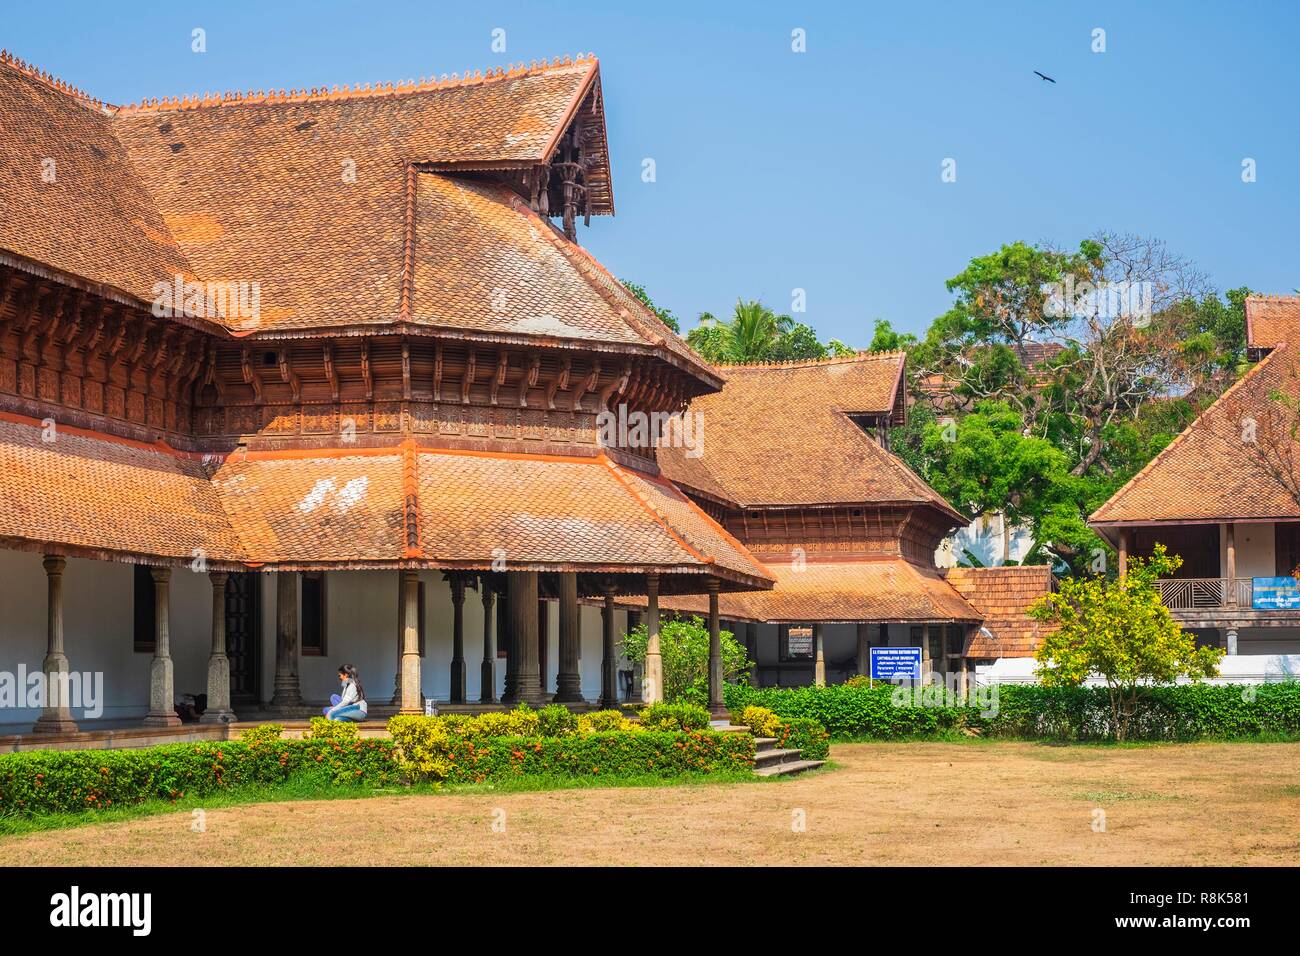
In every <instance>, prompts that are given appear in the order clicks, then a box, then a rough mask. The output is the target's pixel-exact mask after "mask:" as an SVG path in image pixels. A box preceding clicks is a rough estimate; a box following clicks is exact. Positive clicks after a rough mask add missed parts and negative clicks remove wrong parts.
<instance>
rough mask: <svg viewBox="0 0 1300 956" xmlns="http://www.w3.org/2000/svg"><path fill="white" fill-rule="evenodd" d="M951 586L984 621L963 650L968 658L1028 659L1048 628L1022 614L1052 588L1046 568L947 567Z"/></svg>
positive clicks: (1050, 572)
mask: <svg viewBox="0 0 1300 956" xmlns="http://www.w3.org/2000/svg"><path fill="white" fill-rule="evenodd" d="M947 578H948V583H949V584H951V585H952V586H953V587H954V588H955V589H956V590H957V591H958V592H959V593H960V594H961V595H962V597H964V598H965V599H966V600H967V601H968V602H970V604H971V605H973V606H974V607H975V609H976V610H977V611H978V612H979V614H980V616H981V617H983V619H984V626H983V630H980V631H977V632H976V633H975V635H974V636H973V637H972V638H971V641H970V644H969V646H968V647H967V649H966V655H967V656H968V657H982V658H988V657H1030V656H1032V655H1033V653H1034V651H1036V650H1037V649H1038V646H1039V644H1041V643H1042V638H1043V635H1044V634H1046V633H1050V631H1051V630H1052V629H1053V628H1052V627H1050V626H1047V625H1043V624H1040V623H1039V622H1038V621H1036V620H1034V619H1033V618H1031V617H1030V616H1029V615H1028V614H1026V613H1025V610H1026V608H1028V607H1029V605H1030V604H1032V603H1033V602H1034V601H1036V600H1037V599H1038V598H1040V597H1042V596H1043V595H1044V594H1047V593H1049V592H1050V591H1051V590H1052V589H1053V587H1054V584H1053V579H1052V569H1051V568H1049V567H1047V566H1046V565H1042V566H1026V567H997V568H949V569H948V572H947Z"/></svg>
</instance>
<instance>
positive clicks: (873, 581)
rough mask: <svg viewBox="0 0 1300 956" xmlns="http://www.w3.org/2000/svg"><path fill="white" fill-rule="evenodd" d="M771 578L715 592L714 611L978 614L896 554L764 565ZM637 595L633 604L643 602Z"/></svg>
mask: <svg viewBox="0 0 1300 956" xmlns="http://www.w3.org/2000/svg"><path fill="white" fill-rule="evenodd" d="M766 567H767V570H768V572H769V573H771V574H772V576H773V577H775V578H776V586H775V587H774V588H773V589H772V590H770V591H747V592H743V593H741V592H736V593H730V594H722V595H719V597H718V611H719V614H720V615H721V616H722V617H724V618H726V619H728V620H734V621H756V622H760V623H782V624H799V623H823V624H843V623H853V622H862V621H874V622H880V621H883V622H887V623H923V622H927V621H928V622H932V623H954V622H974V621H978V620H979V619H980V613H979V612H978V611H977V610H975V608H973V607H972V606H971V605H970V604H969V603H967V602H966V601H965V600H964V599H963V598H962V597H961V595H960V594H958V593H957V592H956V591H955V590H953V588H952V587H951V586H950V585H949V584H948V582H947V581H945V580H944V579H943V578H941V577H940V576H939V575H938V574H936V573H929V572H926V571H925V570H924V569H922V568H919V567H917V566H916V565H914V564H912V563H910V562H908V561H904V560H903V559H901V558H880V559H871V560H863V561H837V562H820V561H819V562H815V563H814V562H811V561H810V562H808V563H807V564H806V565H803V566H801V567H796V566H795V565H792V564H790V563H781V564H776V563H774V564H768V565H766ZM644 604H645V599H644V598H642V599H641V601H640V602H639V604H638V606H644ZM661 606H662V607H664V608H666V609H668V610H677V611H685V612H689V613H693V614H707V613H708V599H707V598H706V597H703V596H700V595H689V596H683V597H674V598H669V599H665V600H664V601H662V602H661Z"/></svg>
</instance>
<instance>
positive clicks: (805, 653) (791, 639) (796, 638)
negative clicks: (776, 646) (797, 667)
mask: <svg viewBox="0 0 1300 956" xmlns="http://www.w3.org/2000/svg"><path fill="white" fill-rule="evenodd" d="M780 638H781V660H782V661H783V662H786V661H810V660H812V659H813V629H812V626H811V625H808V624H804V625H792V624H782V625H781V629H780Z"/></svg>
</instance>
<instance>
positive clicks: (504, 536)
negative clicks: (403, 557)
mask: <svg viewBox="0 0 1300 956" xmlns="http://www.w3.org/2000/svg"><path fill="white" fill-rule="evenodd" d="M418 472H419V495H420V522H421V540H422V541H423V542H424V549H425V551H426V553H427V556H428V557H430V558H431V559H434V560H439V561H446V562H449V563H455V564H456V565H457V566H465V567H479V568H486V567H489V566H491V565H492V563H493V562H494V561H496V560H503V561H506V562H508V563H516V562H520V563H527V564H533V565H541V566H547V567H551V568H553V569H556V570H563V569H566V568H581V569H583V570H603V571H611V572H613V571H619V570H625V569H626V570H631V569H633V568H634V567H655V568H658V569H660V570H661V571H663V572H676V573H707V574H717V575H719V576H721V577H724V578H726V579H728V580H729V581H731V582H735V583H738V584H740V586H743V587H766V586H767V585H768V584H769V583H770V578H769V576H768V574H767V572H766V570H765V569H764V568H763V566H762V565H760V564H758V562H757V561H756V560H755V559H754V558H753V557H752V556H750V555H749V553H748V552H747V551H745V549H744V548H743V547H741V546H739V545H737V544H735V542H734V541H733V540H732V539H731V538H730V537H729V536H728V535H727V534H726V532H725V531H723V530H722V529H721V528H720V527H718V526H717V525H716V524H714V523H713V522H712V521H711V520H710V519H709V518H707V517H706V516H704V515H703V514H702V513H701V512H699V511H698V510H696V509H695V508H694V506H693V505H691V504H690V502H689V501H688V500H687V499H686V497H685V496H684V495H683V494H682V493H681V492H679V491H677V489H675V488H673V487H672V486H671V485H669V484H668V483H667V482H664V481H656V480H652V479H649V478H646V477H644V476H641V475H639V474H637V473H636V472H632V471H630V470H628V469H624V468H621V467H619V466H616V465H613V464H612V463H610V462H608V461H607V460H605V459H603V458H585V459H584V458H572V459H563V458H543V457H529V456H522V455H499V454H488V453H459V452H437V453H434V452H421V453H420V455H419V468H418Z"/></svg>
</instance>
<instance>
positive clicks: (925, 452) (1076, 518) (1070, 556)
mask: <svg viewBox="0 0 1300 956" xmlns="http://www.w3.org/2000/svg"><path fill="white" fill-rule="evenodd" d="M921 452H922V456H923V459H924V462H925V471H924V472H923V473H922V474H923V477H925V478H926V479H927V480H928V481H929V482H930V484H931V485H932V486H933V487H934V489H935V490H936V491H938V492H939V493H940V494H941V495H943V496H944V497H945V498H947V499H948V501H949V502H951V503H952V504H953V506H954V507H956V508H958V509H959V510H961V511H963V512H964V513H966V514H968V515H970V516H971V517H979V516H980V515H983V514H986V513H992V512H1001V513H1003V514H1004V515H1005V516H1006V520H1007V522H1008V523H1009V524H1012V525H1025V526H1027V527H1028V528H1029V529H1030V532H1031V534H1032V537H1033V539H1034V543H1033V545H1032V546H1031V548H1030V550H1029V553H1028V554H1027V555H1026V556H1025V563H1027V564H1036V563H1042V562H1044V561H1046V560H1047V559H1048V558H1051V557H1055V558H1058V559H1060V560H1062V561H1065V562H1067V563H1075V564H1081V563H1084V562H1085V561H1086V559H1087V558H1088V555H1089V548H1090V547H1091V546H1092V543H1093V542H1094V541H1096V540H1097V537H1096V535H1095V533H1094V532H1093V531H1092V530H1091V529H1090V528H1088V526H1087V515H1088V512H1087V511H1086V510H1085V509H1086V508H1087V507H1088V505H1089V501H1088V499H1087V496H1086V488H1085V487H1084V485H1083V483H1081V482H1080V481H1079V480H1078V479H1077V478H1076V477H1075V476H1073V475H1071V474H1070V462H1069V458H1068V456H1067V455H1066V454H1065V453H1064V452H1062V451H1061V449H1059V448H1058V447H1056V446H1055V445H1054V444H1053V443H1052V442H1050V441H1048V440H1047V439H1044V438H1039V437H1036V436H1033V435H1029V434H1026V429H1025V425H1024V419H1023V418H1022V417H1021V415H1020V414H1019V412H1017V411H1016V410H1015V409H1013V408H1011V407H1010V406H1009V405H1007V404H1006V403H1004V402H981V403H980V404H979V405H977V406H976V408H975V411H973V412H972V413H970V414H968V415H966V416H964V417H962V418H961V419H952V418H949V419H939V418H931V420H930V421H929V422H927V423H926V425H925V430H924V433H923V437H922V439H921Z"/></svg>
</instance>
